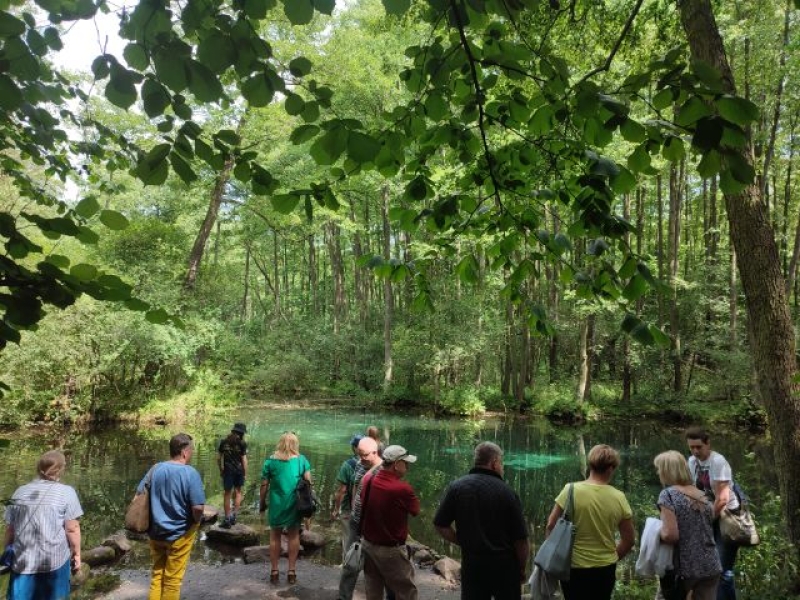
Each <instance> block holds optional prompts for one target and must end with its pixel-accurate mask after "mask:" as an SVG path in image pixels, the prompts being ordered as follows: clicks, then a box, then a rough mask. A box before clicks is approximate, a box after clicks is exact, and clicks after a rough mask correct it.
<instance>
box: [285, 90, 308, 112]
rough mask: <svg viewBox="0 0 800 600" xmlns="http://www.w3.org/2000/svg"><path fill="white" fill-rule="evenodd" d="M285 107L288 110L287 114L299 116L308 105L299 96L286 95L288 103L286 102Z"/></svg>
mask: <svg viewBox="0 0 800 600" xmlns="http://www.w3.org/2000/svg"><path fill="white" fill-rule="evenodd" d="M283 106H284V108H285V109H286V113H287V114H290V115H292V116H297V115H299V114H300V113H302V112H303V109H304V108H305V107H306V103H305V101H304V100H303V98H302V97H300V96H298V95H297V94H292V93H289V94H287V95H286V101H285V102H284V105H283Z"/></svg>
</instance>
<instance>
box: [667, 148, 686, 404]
mask: <svg viewBox="0 0 800 600" xmlns="http://www.w3.org/2000/svg"><path fill="white" fill-rule="evenodd" d="M682 171H683V161H681V168H680V171H679V170H678V168H677V167H676V166H675V165H672V166H671V167H670V171H669V285H670V287H671V297H670V307H669V326H670V333H671V334H672V368H673V379H672V390H673V391H674V392H680V391H681V389H682V388H683V370H682V361H681V358H682V357H681V353H682V350H681V324H680V313H679V311H678V283H677V279H678V270H679V265H680V248H681V239H680V238H681V207H682V200H683V185H682V175H681V173H682Z"/></svg>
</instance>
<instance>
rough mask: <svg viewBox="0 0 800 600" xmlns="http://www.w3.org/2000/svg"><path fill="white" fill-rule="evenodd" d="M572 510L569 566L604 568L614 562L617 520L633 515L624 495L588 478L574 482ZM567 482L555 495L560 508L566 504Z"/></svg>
mask: <svg viewBox="0 0 800 600" xmlns="http://www.w3.org/2000/svg"><path fill="white" fill-rule="evenodd" d="M574 485H575V488H574V492H573V500H572V501H573V505H574V508H573V513H572V514H570V520H571V521H572V522H573V523H574V524H575V527H576V528H577V532H576V534H575V546H574V547H573V550H572V566H573V567H574V568H577V569H587V568H591V567H606V566H608V565H610V564H613V563H615V562H617V552H616V547H617V540H616V535H617V532H618V531H619V524H620V521H624V520H625V519H630V518H632V517H633V511H631V506H630V504H628V500H627V499H626V498H625V494H623V493H622V492H620V491H619V490H618V489H617V488H615V487H613V486H610V485H597V484H594V483H589V482H587V481H579V482H577V483H575V484H574ZM568 493H569V484H567V485H566V486H564V489H563V490H561V493H560V494H559V495H558V497H557V498H556V504H558V505H559V506H560V507H561V508H562V509H563V508H564V507H565V505H566V504H567V495H568Z"/></svg>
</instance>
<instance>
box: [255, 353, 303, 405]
mask: <svg viewBox="0 0 800 600" xmlns="http://www.w3.org/2000/svg"><path fill="white" fill-rule="evenodd" d="M315 374H316V369H315V368H314V365H313V364H312V363H311V361H310V360H308V359H307V358H306V357H305V355H303V354H299V353H297V352H287V353H286V354H284V355H283V356H282V357H281V359H280V361H278V360H275V361H273V362H270V364H268V365H265V366H263V367H259V368H257V369H255V370H254V371H252V372H251V373H250V376H249V377H248V382H247V387H248V389H249V391H250V392H251V393H253V394H256V395H258V394H264V393H274V394H287V393H297V392H302V391H307V390H308V389H309V388H312V387H313V386H314V385H315V384H316V381H315Z"/></svg>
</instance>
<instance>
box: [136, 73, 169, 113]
mask: <svg viewBox="0 0 800 600" xmlns="http://www.w3.org/2000/svg"><path fill="white" fill-rule="evenodd" d="M170 102H171V98H170V95H169V92H167V90H166V88H165V87H164V86H163V85H161V84H160V83H159V82H158V81H156V80H155V79H151V78H150V77H148V78H146V79H145V80H144V84H142V104H143V105H144V112H145V114H147V116H148V117H150V118H151V119H152V118H154V117H158V116H160V115H163V114H164V111H165V110H166V108H167V107H168V106H169V105H170Z"/></svg>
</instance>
